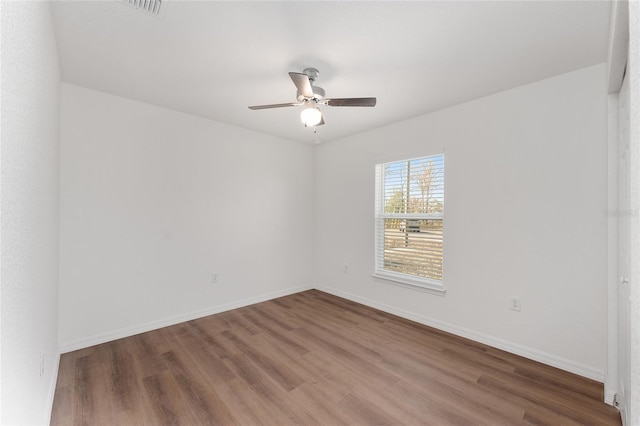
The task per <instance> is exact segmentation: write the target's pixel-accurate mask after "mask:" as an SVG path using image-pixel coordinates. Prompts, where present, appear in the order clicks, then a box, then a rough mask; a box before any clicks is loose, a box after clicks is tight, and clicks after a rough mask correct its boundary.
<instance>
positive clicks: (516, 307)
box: [510, 296, 522, 312]
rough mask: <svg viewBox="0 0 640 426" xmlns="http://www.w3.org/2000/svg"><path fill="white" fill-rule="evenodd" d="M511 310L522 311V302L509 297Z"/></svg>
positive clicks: (515, 297) (516, 298) (517, 298)
mask: <svg viewBox="0 0 640 426" xmlns="http://www.w3.org/2000/svg"><path fill="white" fill-rule="evenodd" d="M510 301H511V310H512V311H517V312H520V311H521V310H522V300H520V298H519V297H517V296H511V299H510Z"/></svg>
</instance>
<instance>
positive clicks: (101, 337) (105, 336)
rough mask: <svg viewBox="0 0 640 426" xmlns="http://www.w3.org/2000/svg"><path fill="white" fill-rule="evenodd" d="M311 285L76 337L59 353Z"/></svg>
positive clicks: (233, 307) (203, 315)
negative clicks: (93, 334)
mask: <svg viewBox="0 0 640 426" xmlns="http://www.w3.org/2000/svg"><path fill="white" fill-rule="evenodd" d="M313 288H314V287H313V285H306V286H300V287H292V288H288V289H285V290H280V291H276V292H273V293H268V294H263V295H260V296H255V297H250V298H247V299H242V300H237V301H234V302H230V303H225V304H222V305H217V306H212V307H210V308H206V309H202V310H199V311H194V312H188V313H185V314H180V315H176V316H173V317H169V318H164V319H161V320H157V321H151V322H148V323H145V324H139V325H135V326H131V327H126V328H121V329H118V330H114V331H111V332H108V333H102V334H98V335H95V336H90V337H85V338H82V339H77V340H74V341H71V342H66V343H63V344H61V345H60V353H66V352H72V351H75V350H78V349H83V348H88V347H90V346H95V345H99V344H101V343H106V342H110V341H112V340H117V339H122V338H123V337H129V336H134V335H136V334H140V333H145V332H147V331H152V330H157V329H159V328H163V327H168V326H170V325H175V324H179V323H181V322H185V321H191V320H194V319H198V318H202V317H206V316H209V315H214V314H219V313H221V312H225V311H230V310H232V309H237V308H242V307H244V306H248V305H253V304H255V303H260V302H266V301H267V300H271V299H276V298H278V297H283V296H288V295H290V294H294V293H299V292H301V291H305V290H311V289H313Z"/></svg>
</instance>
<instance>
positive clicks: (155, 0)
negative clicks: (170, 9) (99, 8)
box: [122, 0, 164, 16]
mask: <svg viewBox="0 0 640 426" xmlns="http://www.w3.org/2000/svg"><path fill="white" fill-rule="evenodd" d="M122 1H123V2H124V3H125V4H127V5H129V6H131V7H133V8H135V9H140V10H142V11H143V12H147V13H149V14H151V15H153V16H160V11H161V10H162V3H164V1H163V0H122Z"/></svg>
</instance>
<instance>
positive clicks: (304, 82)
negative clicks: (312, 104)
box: [289, 72, 313, 98]
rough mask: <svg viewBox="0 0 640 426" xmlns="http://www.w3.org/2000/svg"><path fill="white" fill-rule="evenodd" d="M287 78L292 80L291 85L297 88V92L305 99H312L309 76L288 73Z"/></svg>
mask: <svg viewBox="0 0 640 426" xmlns="http://www.w3.org/2000/svg"><path fill="white" fill-rule="evenodd" d="M289 77H291V80H293V84H295V85H296V87H297V88H298V92H300V94H301V95H302V96H304V97H305V98H313V89H312V88H311V82H310V81H309V76H308V75H306V74H302V73H300V72H290V73H289Z"/></svg>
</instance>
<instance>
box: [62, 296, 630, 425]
mask: <svg viewBox="0 0 640 426" xmlns="http://www.w3.org/2000/svg"><path fill="white" fill-rule="evenodd" d="M602 398H603V387H602V384H601V383H598V382H595V381H592V380H588V379H585V378H582V377H579V376H576V375H573V374H570V373H567V372H564V371H561V370H558V369H555V368H552V367H548V366H545V365H542V364H539V363H536V362H533V361H530V360H527V359H524V358H521V357H518V356H516V355H512V354H508V353H506V352H503V351H500V350H497V349H494V348H491V347H488V346H485V345H482V344H479V343H475V342H472V341H470V340H466V339H463V338H459V337H456V336H453V335H450V334H447V333H444V332H441V331H438V330H435V329H432V328H429V327H426V326H423V325H420V324H416V323H414V322H411V321H408V320H404V319H402V318H398V317H396V316H393V315H390V314H386V313H383V312H380V311H377V310H375V309H371V308H368V307H366V306H363V305H359V304H357V303H353V302H351V301H347V300H344V299H341V298H338V297H335V296H332V295H328V294H326V293H322V292H320V291H317V290H311V291H307V292H304V293H299V294H295V295H292V296H287V297H283V298H280V299H275V300H271V301H268V302H264V303H259V304H256V305H253V306H249V307H245V308H241V309H236V310H233V311H229V312H225V313H222V314H218V315H212V316H209V317H206V318H202V319H198V320H195V321H189V322H186V323H183V324H179V325H175V326H172V327H167V328H163V329H160V330H156V331H152V332H148V333H144V334H139V335H137V336H133V337H128V338H125V339H120V340H117V341H113V342H110V343H105V344H102V345H98V346H93V347H90V348H86V349H82V350H79V351H75V352H71V353H66V354H63V355H62V357H61V360H60V371H59V375H58V383H57V387H56V394H55V400H54V405H53V413H52V421H51V423H52V424H53V425H145V424H148V425H164V424H167V425H212V424H222V425H233V424H238V425H260V424H263V425H288V424H302V425H315V424H320V425H334V424H335V425H341V424H351V425H368V424H376V425H381V424H388V425H400V424H407V425H419V424H424V425H450V424H456V425H517V424H549V425H578V424H581V425H584V424H590V425H591V424H593V425H596V424H602V425H605V424H606V425H619V424H620V416H619V415H618V413H617V411H616V410H615V409H614V408H612V407H609V406H607V405H606V404H604V403H602V402H601V401H602Z"/></svg>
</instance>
